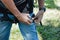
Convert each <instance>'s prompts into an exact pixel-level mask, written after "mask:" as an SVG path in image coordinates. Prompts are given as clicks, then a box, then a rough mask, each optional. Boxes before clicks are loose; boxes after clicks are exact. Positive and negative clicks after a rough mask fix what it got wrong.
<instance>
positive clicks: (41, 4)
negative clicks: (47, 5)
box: [38, 0, 44, 8]
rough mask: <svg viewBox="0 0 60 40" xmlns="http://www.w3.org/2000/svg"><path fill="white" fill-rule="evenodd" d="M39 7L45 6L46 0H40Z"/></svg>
mask: <svg viewBox="0 0 60 40" xmlns="http://www.w3.org/2000/svg"><path fill="white" fill-rule="evenodd" d="M38 4H39V8H43V7H44V0H38Z"/></svg>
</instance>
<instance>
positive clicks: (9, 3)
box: [1, 0, 31, 24]
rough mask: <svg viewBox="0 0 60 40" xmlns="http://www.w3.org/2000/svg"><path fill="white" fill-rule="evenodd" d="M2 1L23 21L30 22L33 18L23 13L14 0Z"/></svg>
mask: <svg viewBox="0 0 60 40" xmlns="http://www.w3.org/2000/svg"><path fill="white" fill-rule="evenodd" d="M1 1H2V3H3V4H4V5H5V6H6V8H7V9H9V10H10V11H11V12H12V14H13V15H14V16H15V17H16V18H17V19H18V20H19V21H20V22H23V23H27V24H30V23H31V20H30V19H29V18H28V16H29V15H28V14H22V13H21V12H20V11H19V10H18V9H17V7H16V5H15V3H14V1H13V0H1Z"/></svg>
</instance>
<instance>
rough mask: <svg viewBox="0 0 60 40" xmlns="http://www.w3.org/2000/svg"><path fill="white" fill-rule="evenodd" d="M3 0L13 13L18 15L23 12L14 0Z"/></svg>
mask: <svg viewBox="0 0 60 40" xmlns="http://www.w3.org/2000/svg"><path fill="white" fill-rule="evenodd" d="M1 1H2V2H3V4H4V5H5V6H6V8H7V9H8V10H10V11H11V12H12V14H13V15H15V16H16V17H17V16H18V15H20V14H21V13H20V11H19V10H18V9H17V7H16V6H15V3H14V1H13V0H1Z"/></svg>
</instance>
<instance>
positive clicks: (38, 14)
mask: <svg viewBox="0 0 60 40" xmlns="http://www.w3.org/2000/svg"><path fill="white" fill-rule="evenodd" d="M43 13H44V10H40V11H39V12H38V13H37V14H36V16H35V18H34V21H35V23H40V21H41V20H42V17H43Z"/></svg>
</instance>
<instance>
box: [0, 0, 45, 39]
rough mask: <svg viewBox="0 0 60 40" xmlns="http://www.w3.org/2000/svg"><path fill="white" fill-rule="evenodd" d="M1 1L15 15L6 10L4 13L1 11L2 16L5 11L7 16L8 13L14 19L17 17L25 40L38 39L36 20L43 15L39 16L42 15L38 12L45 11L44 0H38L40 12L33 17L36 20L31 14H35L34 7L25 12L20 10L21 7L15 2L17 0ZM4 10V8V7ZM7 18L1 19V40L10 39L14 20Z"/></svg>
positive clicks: (0, 15)
mask: <svg viewBox="0 0 60 40" xmlns="http://www.w3.org/2000/svg"><path fill="white" fill-rule="evenodd" d="M24 1H26V0H24ZM24 1H23V2H24ZM27 1H28V0H27ZM30 1H32V0H30ZM30 1H29V2H30ZM1 2H2V3H3V4H4V6H3V7H4V8H5V7H6V8H7V9H8V10H9V11H10V12H11V14H13V15H10V14H9V13H6V11H4V12H2V13H1V12H0V18H1V17H2V16H3V13H5V17H6V16H7V15H6V14H8V17H10V18H12V19H13V20H15V19H14V18H15V17H16V18H17V20H18V21H19V22H18V24H19V29H20V30H21V33H22V35H23V38H24V40H38V36H37V31H36V25H35V22H37V20H39V21H41V18H42V16H41V17H39V16H40V15H39V16H37V15H38V14H41V15H43V13H44V11H45V9H44V0H38V4H39V12H38V13H37V15H36V17H34V19H33V20H35V22H33V21H32V18H31V17H32V16H31V15H32V14H33V8H32V10H30V9H29V12H27V13H25V12H22V11H21V10H19V8H20V9H21V7H20V6H19V8H18V7H17V6H16V4H15V2H16V1H15V2H14V0H1ZM19 2H20V1H18V3H19ZM29 2H28V3H29ZM20 3H22V2H20ZM30 4H31V2H30ZM17 5H18V4H17ZM28 5H29V4H28ZM28 5H27V6H28ZM30 8H31V6H30ZM2 10H4V9H2ZM0 11H1V10H0ZM7 20H8V19H7ZM7 20H5V21H4V20H3V21H1V20H0V40H9V35H10V29H11V25H12V22H10V21H7Z"/></svg>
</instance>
